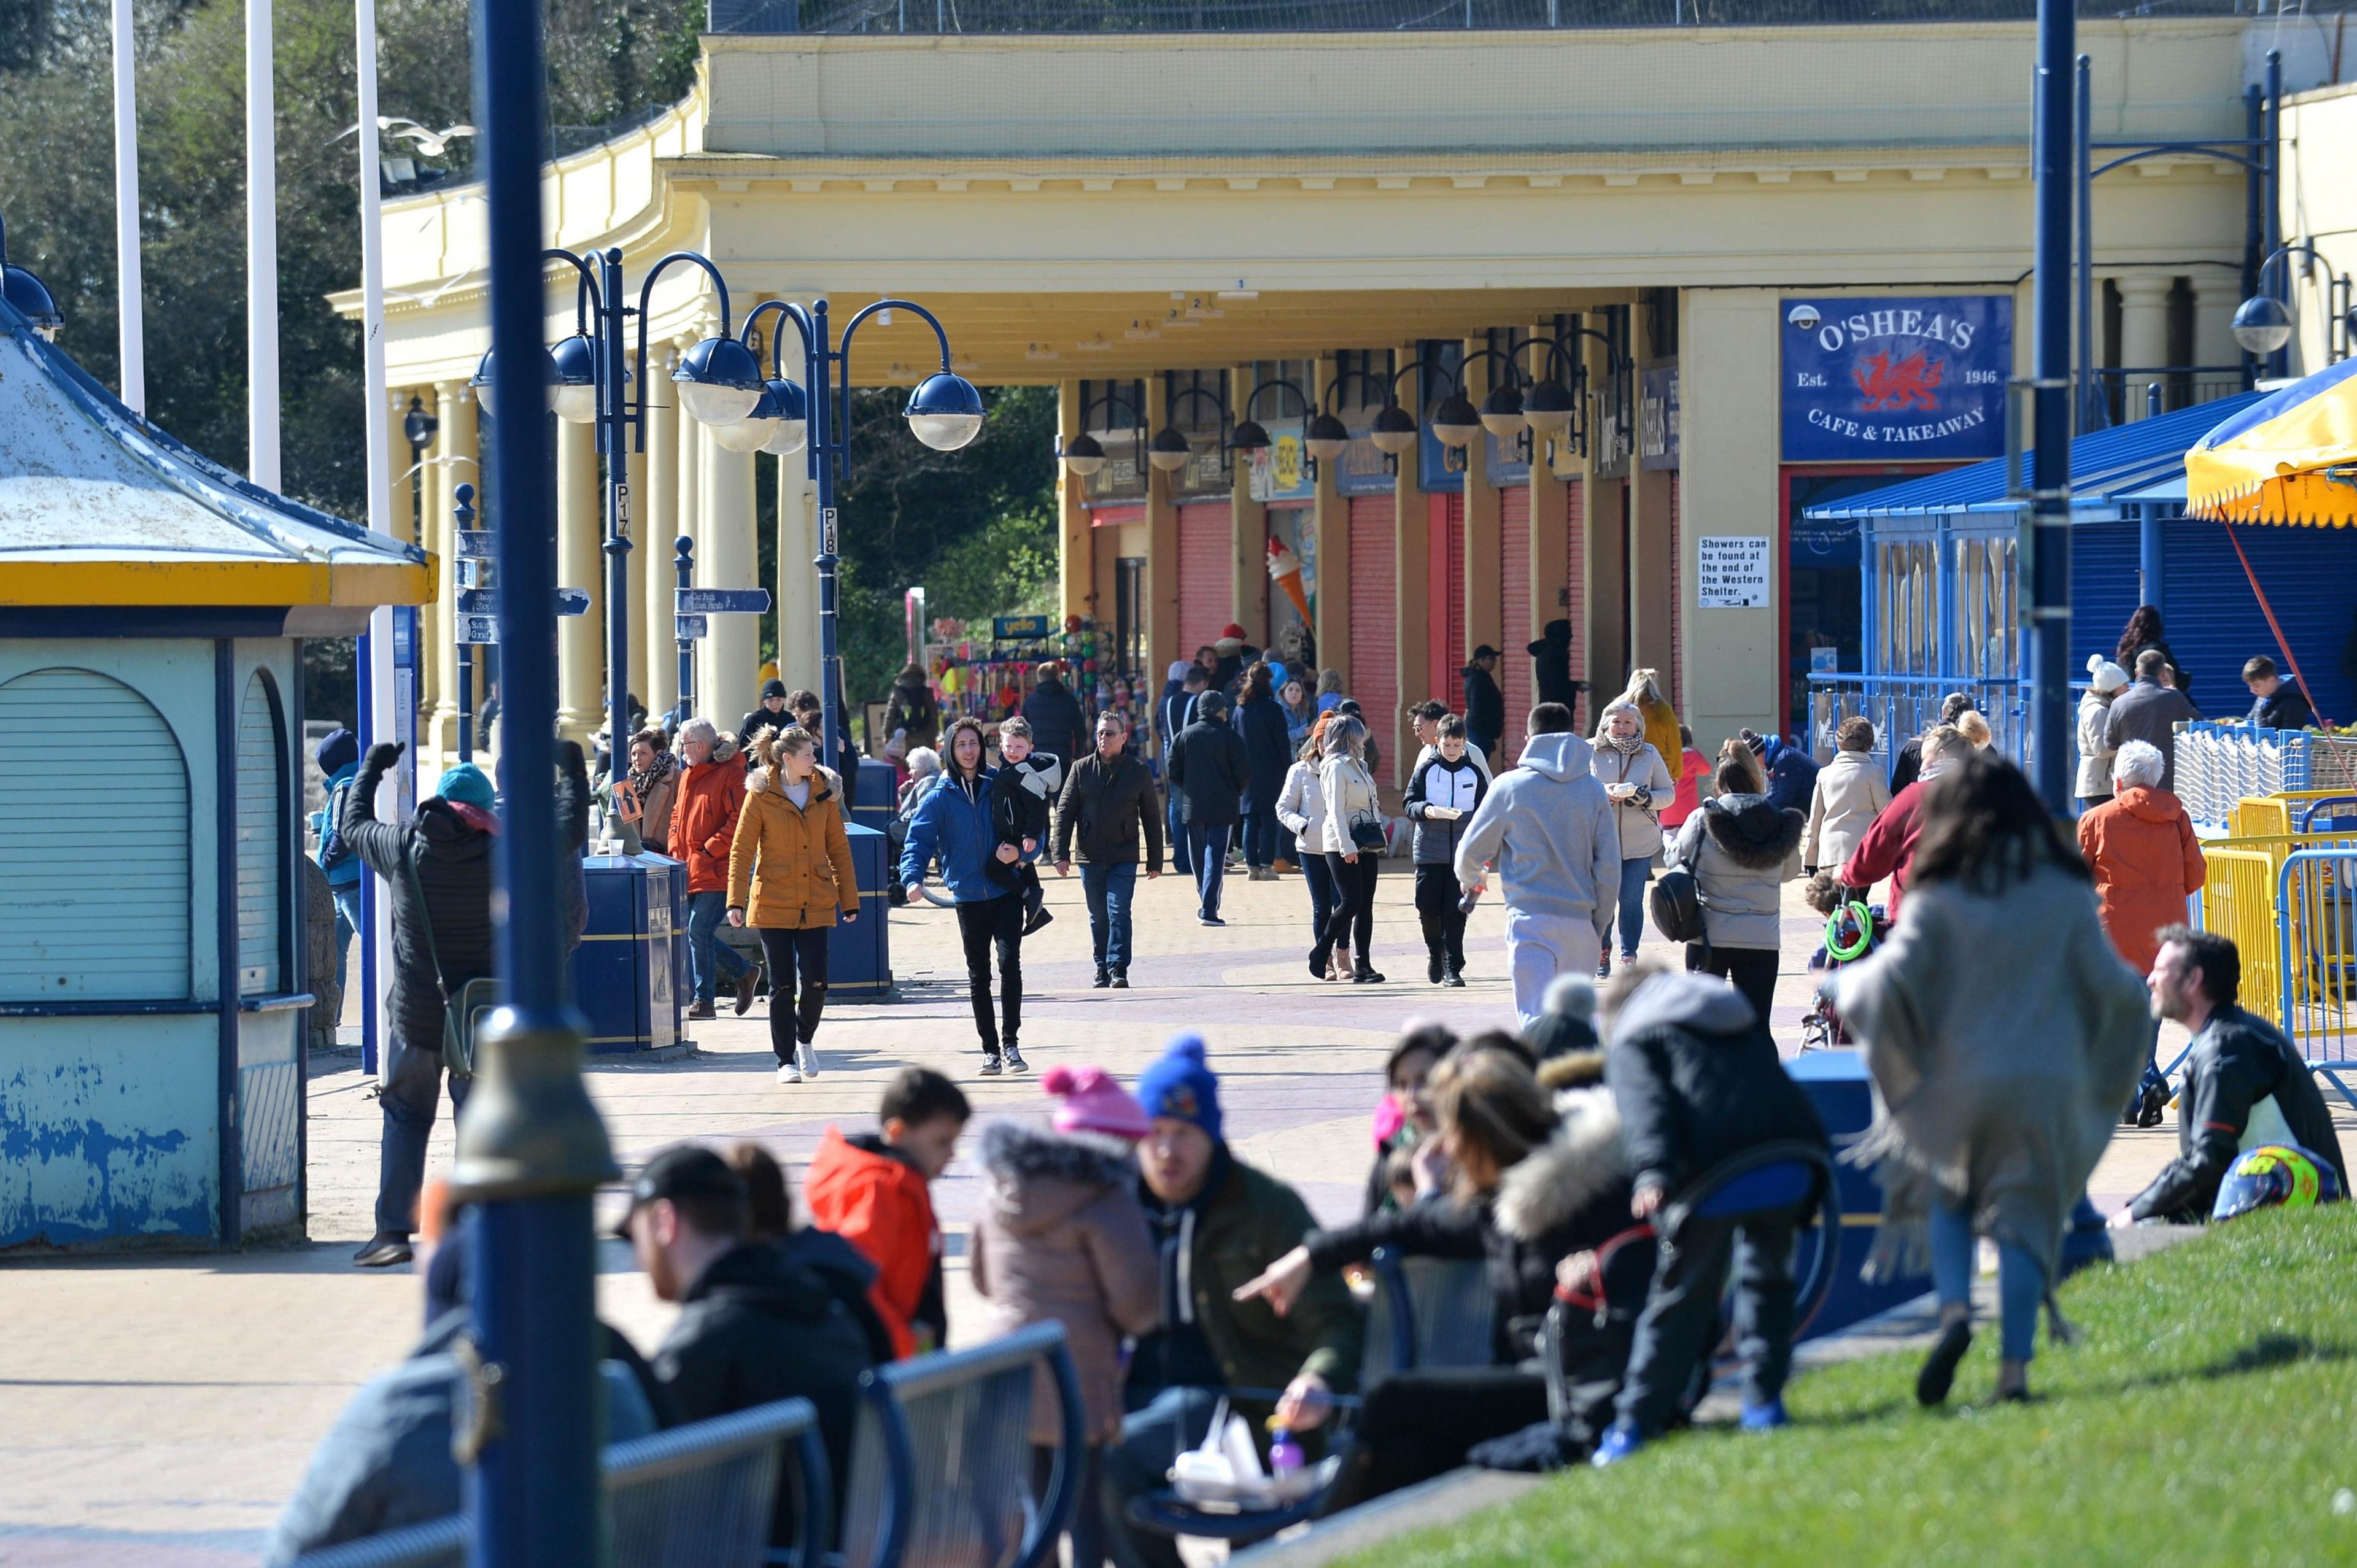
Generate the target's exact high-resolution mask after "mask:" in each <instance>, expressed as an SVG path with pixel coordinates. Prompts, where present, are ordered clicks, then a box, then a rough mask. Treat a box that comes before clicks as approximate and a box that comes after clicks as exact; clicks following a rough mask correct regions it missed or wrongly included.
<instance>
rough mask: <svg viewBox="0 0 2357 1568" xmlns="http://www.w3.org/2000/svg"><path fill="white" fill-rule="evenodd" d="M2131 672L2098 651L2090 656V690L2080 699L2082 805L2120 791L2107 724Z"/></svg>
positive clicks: (2091, 804)
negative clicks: (2115, 782)
mask: <svg viewBox="0 0 2357 1568" xmlns="http://www.w3.org/2000/svg"><path fill="white" fill-rule="evenodd" d="M2127 685H2128V672H2127V671H2125V670H2123V669H2121V668H2120V667H2119V666H2118V665H2116V664H2115V663H2113V662H2112V661H2111V660H2108V659H2106V658H2104V656H2103V655H2102V654H2100V653H2097V654H2093V655H2092V656H2090V657H2089V659H2088V660H2087V691H2086V693H2085V695H2083V696H2082V697H2081V698H2080V699H2079V788H2078V790H2077V794H2078V796H2079V809H2080V810H2081V811H2093V810H2094V809H2095V808H2096V807H2097V806H2100V805H2102V804H2103V803H2104V801H2106V800H2110V799H2111V798H2112V797H2113V796H2114V795H2115V794H2117V793H2118V792H2119V791H2118V790H2117V789H2114V788H2113V785H2112V758H2113V757H2114V756H2115V748H2114V747H2113V746H2112V743H2111V741H2110V739H2109V738H2108V737H2107V736H2106V735H2105V733H2104V732H2105V727H2106V725H2108V723H2109V721H2110V719H2111V716H2112V699H2113V698H2115V697H2116V696H2118V695H2119V694H2120V693H2122V692H2125V691H2126V690H2127Z"/></svg>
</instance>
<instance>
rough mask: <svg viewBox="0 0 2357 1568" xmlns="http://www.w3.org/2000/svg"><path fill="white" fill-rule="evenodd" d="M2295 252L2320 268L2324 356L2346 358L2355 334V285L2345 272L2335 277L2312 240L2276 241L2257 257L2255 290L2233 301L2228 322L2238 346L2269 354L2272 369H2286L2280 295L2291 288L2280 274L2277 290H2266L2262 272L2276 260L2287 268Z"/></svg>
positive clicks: (2285, 310) (2286, 329) (2286, 324)
mask: <svg viewBox="0 0 2357 1568" xmlns="http://www.w3.org/2000/svg"><path fill="white" fill-rule="evenodd" d="M2296 255H2297V256H2305V257H2307V258H2308V260H2309V263H2311V264H2313V265H2318V266H2321V267H2323V268H2324V269H2325V273H2326V281H2325V285H2324V302H2325V312H2326V317H2325V323H2324V352H2325V362H2326V363H2327V364H2332V365H2337V364H2339V363H2340V362H2341V360H2345V359H2347V358H2348V357H2349V355H2350V352H2351V350H2352V338H2357V309H2352V304H2357V300H2352V293H2353V292H2357V291H2352V284H2351V280H2350V276H2349V274H2347V273H2342V274H2341V275H2340V276H2339V277H2333V276H2332V275H2331V263H2330V262H2327V261H2326V260H2325V259H2324V257H2323V256H2322V255H2321V254H2320V253H2319V252H2318V251H2317V249H2316V247H2315V246H2313V245H2310V244H2308V243H2306V242H2294V243H2292V244H2288V245H2277V246H2276V248H2275V249H2274V250H2273V251H2271V252H2268V253H2267V257H2266V260H2265V261H2263V262H2261V263H2259V278H2258V292H2257V293H2255V294H2254V295H2251V297H2250V298H2248V299H2246V300H2244V301H2243V303H2242V304H2241V305H2240V306H2236V307H2235V310H2234V328H2233V330H2234V341H2235V342H2237V343H2239V344H2241V345H2242V346H2243V349H2244V352H2245V353H2249V354H2254V355H2256V356H2257V357H2258V358H2260V359H2263V360H2268V361H2269V363H2270V364H2271V365H2272V366H2273V367H2274V369H2275V371H2276V374H2277V375H2281V374H2283V373H2284V371H2285V369H2286V366H2285V363H2284V349H2285V347H2286V345H2287V344H2289V343H2290V341H2291V334H2292V326H2293V322H2292V314H2291V306H2290V305H2289V304H2288V303H2287V300H2286V299H2285V297H2284V296H2285V295H2288V294H2290V293H2291V288H2290V286H2289V285H2290V279H2289V278H2288V277H2282V278H2280V279H2279V285H2278V288H2279V292H2270V291H2269V289H2268V287H2267V274H2268V273H2269V271H2270V270H2272V269H2273V268H2275V267H2276V263H2283V265H2284V266H2285V268H2287V269H2288V268H2289V266H2290V264H2291V258H2292V257H2294V256H2296Z"/></svg>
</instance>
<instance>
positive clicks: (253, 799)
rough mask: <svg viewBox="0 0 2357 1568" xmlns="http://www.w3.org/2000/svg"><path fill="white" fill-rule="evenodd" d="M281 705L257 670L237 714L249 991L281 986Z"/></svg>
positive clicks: (241, 960) (242, 955)
mask: <svg viewBox="0 0 2357 1568" xmlns="http://www.w3.org/2000/svg"><path fill="white" fill-rule="evenodd" d="M276 708H277V704H276V703H273V702H272V701H271V696H270V688H269V685H268V683H267V682H265V681H264V679H263V677H262V673H261V671H255V672H254V674H253V677H252V678H251V679H250V680H248V681H247V682H246V683H245V703H244V704H243V706H242V708H241V709H240V710H239V712H238V719H237V984H238V990H239V992H240V993H241V994H243V995H247V996H260V995H269V994H272V993H275V992H276V991H277V990H278V988H279V985H278V977H279V963H278V956H279V937H278V933H279V912H280V908H281V905H282V904H283V902H284V900H285V892H284V883H285V846H286V833H285V822H283V820H282V819H281V817H280V814H279V813H280V806H281V802H280V800H279V796H278V787H279V775H280V774H281V773H282V772H283V771H284V764H283V763H282V762H281V760H280V759H281V758H282V757H284V756H285V750H286V748H285V746H284V745H283V744H282V743H281V742H280V739H279V733H278V714H277V711H276Z"/></svg>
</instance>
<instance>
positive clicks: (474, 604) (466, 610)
mask: <svg viewBox="0 0 2357 1568" xmlns="http://www.w3.org/2000/svg"><path fill="white" fill-rule="evenodd" d="M458 613H459V614H460V615H462V616H493V617H496V616H497V615H498V614H499V613H500V591H499V590H498V589H497V588H461V589H459V590H458ZM556 613H557V614H558V615H561V616H578V615H587V614H588V613H589V590H588V589H587V588H559V589H557V590H556Z"/></svg>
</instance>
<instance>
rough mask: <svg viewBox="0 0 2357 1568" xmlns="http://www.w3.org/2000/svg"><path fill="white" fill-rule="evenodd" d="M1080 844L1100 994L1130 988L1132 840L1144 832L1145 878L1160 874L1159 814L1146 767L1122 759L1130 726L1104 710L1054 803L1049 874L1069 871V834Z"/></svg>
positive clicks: (1126, 753)
mask: <svg viewBox="0 0 2357 1568" xmlns="http://www.w3.org/2000/svg"><path fill="white" fill-rule="evenodd" d="M1075 828H1077V829H1079V831H1080V839H1081V892H1082V895H1083V896H1084V897H1086V898H1087V899H1088V904H1089V936H1090V938H1091V940H1093V941H1094V942H1095V944H1096V957H1097V977H1096V980H1095V984H1096V985H1097V986H1098V988H1100V989H1103V987H1105V986H1111V987H1113V988H1114V990H1116V991H1126V990H1128V989H1129V904H1130V898H1131V896H1132V895H1133V894H1134V893H1135V891H1136V887H1137V835H1138V834H1139V833H1140V832H1144V833H1145V834H1146V876H1147V877H1148V878H1149V879H1151V878H1153V877H1157V876H1159V875H1162V811H1161V808H1160V806H1159V805H1158V803H1157V801H1156V800H1155V798H1154V779H1153V776H1152V775H1151V774H1149V773H1147V772H1146V764H1144V763H1143V762H1140V761H1139V760H1137V758H1135V757H1132V756H1130V755H1129V725H1128V723H1127V722H1126V721H1125V720H1124V719H1123V718H1122V716H1121V715H1120V714H1117V713H1115V712H1114V711H1113V710H1111V709H1107V710H1106V711H1105V712H1103V713H1102V714H1098V715H1097V748H1096V751H1095V752H1094V753H1093V754H1092V755H1091V756H1089V757H1082V759H1081V761H1080V762H1079V763H1078V764H1076V765H1075V766H1074V767H1073V768H1072V770H1071V773H1069V774H1067V775H1066V776H1065V779H1064V792H1063V794H1062V795H1060V796H1059V797H1058V798H1057V800H1056V855H1055V859H1056V875H1059V876H1070V875H1071V874H1072V832H1073V830H1074V829H1075Z"/></svg>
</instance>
